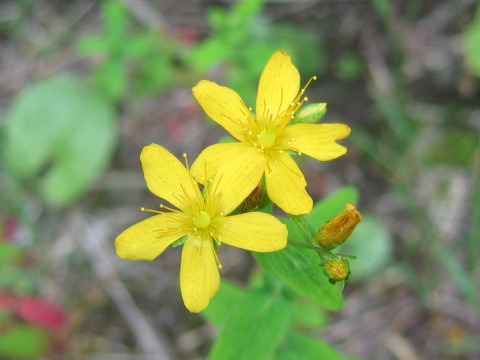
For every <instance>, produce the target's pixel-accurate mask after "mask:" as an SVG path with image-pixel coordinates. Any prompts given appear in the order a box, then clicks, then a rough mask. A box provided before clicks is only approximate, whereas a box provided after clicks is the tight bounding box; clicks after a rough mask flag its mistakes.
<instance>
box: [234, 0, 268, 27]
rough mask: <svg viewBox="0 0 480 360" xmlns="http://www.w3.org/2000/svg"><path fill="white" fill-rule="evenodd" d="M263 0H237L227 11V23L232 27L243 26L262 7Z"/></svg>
mask: <svg viewBox="0 0 480 360" xmlns="http://www.w3.org/2000/svg"><path fill="white" fill-rule="evenodd" d="M263 6H264V0H243V1H239V2H237V3H236V4H235V5H234V7H233V9H232V11H231V12H230V13H229V15H228V17H229V25H230V26H231V27H232V28H243V27H244V26H245V25H246V24H248V22H249V21H250V20H251V19H253V18H254V17H255V16H256V15H257V14H258V13H259V12H260V11H261V10H262V8H263Z"/></svg>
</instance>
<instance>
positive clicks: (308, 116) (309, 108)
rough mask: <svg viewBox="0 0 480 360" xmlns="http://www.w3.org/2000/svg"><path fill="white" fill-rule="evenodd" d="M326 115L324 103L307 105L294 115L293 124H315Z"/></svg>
mask: <svg viewBox="0 0 480 360" xmlns="http://www.w3.org/2000/svg"><path fill="white" fill-rule="evenodd" d="M326 113H327V104H326V103H317V104H308V105H305V106H303V107H302V108H301V109H300V110H298V111H297V112H296V113H295V117H294V118H293V123H294V124H316V123H318V122H319V121H320V120H321V119H322V117H323V115H325V114H326Z"/></svg>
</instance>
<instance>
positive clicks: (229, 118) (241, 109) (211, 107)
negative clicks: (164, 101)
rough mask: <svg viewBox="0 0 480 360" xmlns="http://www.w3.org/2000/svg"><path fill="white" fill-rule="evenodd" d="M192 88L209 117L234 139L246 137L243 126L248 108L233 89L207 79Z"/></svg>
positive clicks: (247, 114) (244, 125) (248, 112)
mask: <svg viewBox="0 0 480 360" xmlns="http://www.w3.org/2000/svg"><path fill="white" fill-rule="evenodd" d="M192 90H193V96H194V97H195V99H197V101H198V103H199V104H200V106H201V107H202V108H203V110H204V111H205V112H206V113H207V115H208V116H209V117H210V118H212V119H213V120H214V121H215V122H216V123H218V124H219V125H221V126H222V127H223V128H224V129H225V130H227V131H228V132H229V133H230V134H232V136H234V137H235V138H236V139H238V140H240V141H242V140H245V139H246V136H245V127H246V124H247V117H248V116H249V114H250V110H249V109H248V107H247V106H246V105H245V103H244V102H243V100H242V98H241V97H240V96H239V95H238V94H237V93H236V92H235V91H233V90H231V89H229V88H227V87H224V86H220V85H218V84H216V83H214V82H213V81H208V80H202V81H200V82H199V83H198V84H197V85H196V86H195V87H194V88H193V89H192Z"/></svg>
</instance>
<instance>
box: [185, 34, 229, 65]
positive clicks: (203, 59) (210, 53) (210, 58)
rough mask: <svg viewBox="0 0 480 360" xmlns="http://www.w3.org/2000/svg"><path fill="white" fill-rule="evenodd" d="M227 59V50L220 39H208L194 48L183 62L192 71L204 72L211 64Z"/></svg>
mask: <svg viewBox="0 0 480 360" xmlns="http://www.w3.org/2000/svg"><path fill="white" fill-rule="evenodd" d="M228 58H229V49H228V47H227V46H226V45H225V42H224V41H223V40H222V39H221V38H220V37H210V38H207V39H206V40H205V41H202V42H201V43H199V44H198V45H196V46H194V47H193V48H192V49H191V50H190V51H189V52H188V53H187V55H186V56H185V61H186V62H187V64H188V65H189V66H191V67H192V68H193V69H194V70H197V71H204V70H206V69H208V68H209V67H210V66H212V65H213V64H216V63H219V62H221V61H224V60H225V59H228Z"/></svg>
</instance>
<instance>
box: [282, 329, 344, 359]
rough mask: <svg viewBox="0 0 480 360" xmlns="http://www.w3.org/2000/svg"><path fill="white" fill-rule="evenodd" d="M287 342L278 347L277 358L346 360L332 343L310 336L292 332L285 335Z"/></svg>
mask: <svg viewBox="0 0 480 360" xmlns="http://www.w3.org/2000/svg"><path fill="white" fill-rule="evenodd" d="M285 339H286V340H285V343H284V344H283V345H282V346H281V347H280V348H279V349H278V351H277V354H276V355H275V360H299V359H312V360H314V359H319V360H320V359H321V360H346V357H344V356H343V355H342V354H340V353H338V352H337V351H336V350H335V349H334V348H333V347H332V346H331V345H329V344H328V343H326V342H324V341H321V340H319V339H315V338H312V337H309V336H305V335H301V334H297V333H295V332H292V333H290V334H288V336H286V337H285Z"/></svg>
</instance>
